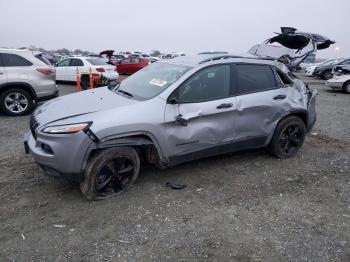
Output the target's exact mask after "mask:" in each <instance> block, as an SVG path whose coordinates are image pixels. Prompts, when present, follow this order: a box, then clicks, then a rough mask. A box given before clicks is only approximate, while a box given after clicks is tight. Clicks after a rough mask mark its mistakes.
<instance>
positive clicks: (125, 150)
mask: <svg viewBox="0 0 350 262" xmlns="http://www.w3.org/2000/svg"><path fill="white" fill-rule="evenodd" d="M139 172H140V157H139V155H138V153H137V152H136V150H135V149H133V148H132V147H115V148H109V149H105V150H103V151H101V152H99V153H97V154H96V155H94V156H93V157H92V158H91V159H90V160H89V161H88V163H87V166H86V171H85V178H84V180H83V181H82V182H81V183H80V190H81V192H82V193H83V194H84V195H85V196H86V198H87V199H89V200H102V199H107V198H110V197H113V196H116V195H118V194H120V193H122V192H125V191H126V190H127V189H128V188H129V187H130V186H131V185H132V184H133V183H134V182H135V180H136V178H137V177H138V175H139Z"/></svg>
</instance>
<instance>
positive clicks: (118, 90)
mask: <svg viewBox="0 0 350 262" xmlns="http://www.w3.org/2000/svg"><path fill="white" fill-rule="evenodd" d="M117 92H118V93H122V94H124V95H127V96H130V97H134V96H133V95H132V94H130V93H129V92H127V91H124V90H121V89H117Z"/></svg>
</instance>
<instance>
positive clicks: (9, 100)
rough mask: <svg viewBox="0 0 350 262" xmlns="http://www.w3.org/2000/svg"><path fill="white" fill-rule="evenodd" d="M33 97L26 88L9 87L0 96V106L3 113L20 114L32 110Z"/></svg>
mask: <svg viewBox="0 0 350 262" xmlns="http://www.w3.org/2000/svg"><path fill="white" fill-rule="evenodd" d="M33 106H34V103H33V98H32V96H31V95H30V94H29V92H27V91H26V90H23V89H21V88H10V89H8V90H6V91H4V92H3V93H2V94H1V96H0V107H1V108H2V110H3V111H4V112H5V114H7V115H10V116H22V115H25V114H27V113H28V112H30V111H32V110H33Z"/></svg>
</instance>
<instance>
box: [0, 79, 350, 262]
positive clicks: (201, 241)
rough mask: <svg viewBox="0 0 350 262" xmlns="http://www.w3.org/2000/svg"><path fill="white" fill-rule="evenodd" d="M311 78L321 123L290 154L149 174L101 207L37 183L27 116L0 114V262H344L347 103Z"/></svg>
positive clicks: (348, 190)
mask: <svg viewBox="0 0 350 262" xmlns="http://www.w3.org/2000/svg"><path fill="white" fill-rule="evenodd" d="M306 80H307V81H310V82H311V87H312V88H314V89H317V90H319V92H320V95H319V96H318V103H317V106H318V122H317V124H316V126H315V129H314V130H313V132H314V133H313V134H309V135H308V137H307V139H306V143H305V145H304V147H303V148H302V151H301V152H300V153H299V154H298V155H297V156H296V157H295V158H292V159H286V160H279V159H276V158H274V157H272V156H271V155H269V154H268V153H266V152H265V151H264V150H258V151H248V152H241V153H235V154H228V155H224V156H218V157H214V158H209V159H205V160H201V161H196V162H191V163H187V164H183V165H180V166H177V167H174V168H171V169H168V170H162V171H160V170H157V169H155V168H153V167H144V168H143V169H142V171H141V174H140V177H139V179H138V180H137V182H136V184H135V185H134V187H133V188H131V189H130V190H129V191H128V192H127V193H125V194H123V195H121V196H119V197H116V198H113V199H109V200H105V201H99V202H88V201H87V200H86V199H85V198H84V197H83V196H82V195H81V194H80V191H79V188H78V186H77V185H76V184H70V183H66V182H64V181H59V180H55V179H52V178H48V177H44V176H43V175H42V172H41V170H40V169H39V168H38V167H37V165H36V164H35V163H34V162H33V159H32V158H31V157H30V156H27V155H25V154H24V150H23V145H22V137H23V133H24V132H25V131H26V130H27V128H28V120H29V116H24V117H17V118H12V117H6V116H4V115H1V114H0V166H1V168H0V199H1V201H0V261H12V260H13V261H206V260H207V261H317V262H321V261H327V262H328V261H350V158H349V155H350V154H349V153H350V147H349V145H350V121H349V119H350V95H346V94H344V93H342V92H336V91H332V90H329V89H328V88H327V87H325V86H324V85H323V83H322V82H320V81H314V80H311V79H306ZM60 89H61V91H62V92H61V93H69V92H72V91H73V90H74V86H71V85H70V86H69V85H61V86H60ZM169 181H170V182H174V183H180V184H186V185H187V187H186V188H185V189H183V190H172V189H170V188H168V187H166V186H165V183H166V182H169Z"/></svg>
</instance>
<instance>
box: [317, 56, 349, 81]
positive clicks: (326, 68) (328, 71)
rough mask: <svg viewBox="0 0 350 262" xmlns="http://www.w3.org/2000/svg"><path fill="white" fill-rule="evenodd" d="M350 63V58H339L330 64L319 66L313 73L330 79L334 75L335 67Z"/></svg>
mask: <svg viewBox="0 0 350 262" xmlns="http://www.w3.org/2000/svg"><path fill="white" fill-rule="evenodd" d="M349 64H350V59H344V58H342V59H338V60H336V61H335V62H332V63H330V64H326V65H321V66H317V67H316V68H315V70H314V73H313V75H314V76H317V77H320V78H322V79H324V80H328V79H331V78H332V77H333V74H332V69H333V67H335V66H337V65H349Z"/></svg>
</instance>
